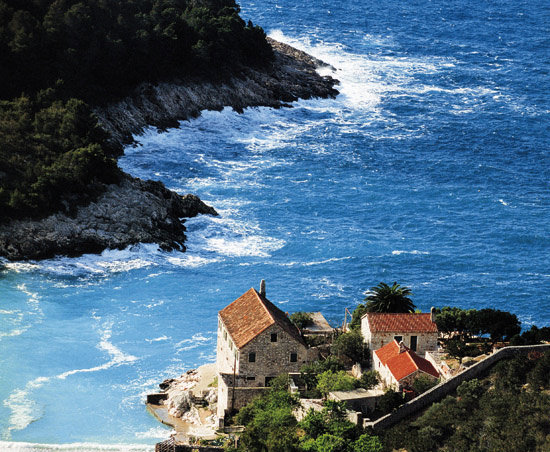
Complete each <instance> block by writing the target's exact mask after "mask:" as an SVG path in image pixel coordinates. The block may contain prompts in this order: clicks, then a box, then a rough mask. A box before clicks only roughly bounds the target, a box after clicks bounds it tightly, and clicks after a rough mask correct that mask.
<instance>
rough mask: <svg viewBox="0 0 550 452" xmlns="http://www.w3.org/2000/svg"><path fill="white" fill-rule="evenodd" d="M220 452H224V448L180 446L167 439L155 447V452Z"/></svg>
mask: <svg viewBox="0 0 550 452" xmlns="http://www.w3.org/2000/svg"><path fill="white" fill-rule="evenodd" d="M193 451H198V452H220V451H223V447H217V446H199V445H187V444H178V443H176V442H175V441H174V439H173V438H170V439H167V440H166V441H162V442H160V443H157V444H156V445H155V452H193Z"/></svg>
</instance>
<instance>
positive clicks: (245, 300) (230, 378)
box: [216, 281, 317, 420]
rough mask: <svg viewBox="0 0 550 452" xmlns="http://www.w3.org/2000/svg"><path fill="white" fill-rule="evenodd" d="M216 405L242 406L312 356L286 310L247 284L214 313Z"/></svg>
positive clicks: (221, 408) (220, 413) (222, 410)
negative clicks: (242, 290)
mask: <svg viewBox="0 0 550 452" xmlns="http://www.w3.org/2000/svg"><path fill="white" fill-rule="evenodd" d="M216 355H217V356H216V364H217V372H218V410H217V415H218V418H219V419H220V420H222V419H223V418H224V417H225V414H227V413H228V412H231V411H233V410H237V409H239V408H242V407H243V406H244V405H246V404H247V403H248V402H250V401H251V400H252V398H254V397H255V396H256V395H258V393H260V392H261V391H262V390H264V389H265V387H266V386H268V384H269V382H270V380H272V379H273V378H275V377H277V376H278V375H281V374H284V373H286V374H291V373H299V372H300V369H301V367H302V366H303V365H304V364H306V363H308V362H311V361H313V360H314V359H315V358H317V356H316V353H315V352H314V351H313V350H310V349H308V347H307V345H306V344H305V342H304V340H303V338H302V336H301V334H300V331H298V328H296V326H294V325H293V324H292V322H291V321H290V319H289V318H288V316H287V315H286V314H285V313H284V312H283V311H281V310H280V309H279V308H278V307H277V306H275V305H274V304H273V303H271V302H270V301H269V300H268V299H267V298H266V295H265V283H264V282H263V281H262V285H261V288H260V292H258V291H257V290H256V289H253V288H252V289H250V290H248V291H247V292H246V293H244V294H243V295H241V296H240V297H239V298H237V299H236V300H235V301H233V302H232V303H231V304H229V305H228V306H226V307H225V308H224V309H222V310H221V311H220V312H219V314H218V343H217V349H216Z"/></svg>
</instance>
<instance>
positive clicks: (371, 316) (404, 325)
mask: <svg viewBox="0 0 550 452" xmlns="http://www.w3.org/2000/svg"><path fill="white" fill-rule="evenodd" d="M361 333H362V334H363V338H364V340H365V342H366V343H367V344H368V346H369V349H370V350H371V356H372V358H373V359H374V351H375V350H378V349H380V348H382V347H383V346H384V345H386V344H388V343H390V342H392V341H393V340H396V341H397V343H399V342H403V343H404V344H405V346H406V347H408V348H409V349H410V350H412V351H414V352H416V353H417V354H418V355H421V356H423V355H424V354H425V353H426V351H429V350H437V337H438V330H437V325H436V324H435V322H434V319H433V313H430V314H387V313H378V312H367V313H366V314H365V315H363V317H361Z"/></svg>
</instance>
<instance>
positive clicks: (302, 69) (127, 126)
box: [95, 38, 338, 143]
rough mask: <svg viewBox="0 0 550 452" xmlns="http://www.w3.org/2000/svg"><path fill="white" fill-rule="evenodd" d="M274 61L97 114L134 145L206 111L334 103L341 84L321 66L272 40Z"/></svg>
mask: <svg viewBox="0 0 550 452" xmlns="http://www.w3.org/2000/svg"><path fill="white" fill-rule="evenodd" d="M268 40H269V42H270V44H271V46H272V47H273V51H274V56H275V57H274V60H273V62H272V63H271V64H270V65H269V66H268V67H266V68H260V69H259V68H249V67H243V68H241V69H240V70H239V71H237V73H236V75H235V76H233V77H232V78H230V79H229V80H227V81H224V82H219V83H214V82H206V83H205V82H204V81H201V80H176V81H173V82H171V83H159V84H156V85H153V84H150V83H143V84H141V85H140V86H139V87H138V88H137V89H136V90H135V93H134V95H133V96H130V97H127V98H125V99H123V100H122V101H120V102H116V103H112V104H110V105H108V106H106V107H102V108H96V109H95V113H96V114H97V116H98V117H99V121H100V123H101V124H102V126H103V127H104V128H105V129H106V130H107V131H109V133H110V134H111V136H112V137H113V139H114V140H115V141H116V142H118V143H130V142H131V141H132V135H139V134H141V133H142V132H143V130H144V129H145V128H146V127H147V126H156V127H158V128H160V129H164V128H167V127H177V125H178V120H184V119H188V118H193V117H196V116H199V115H200V112H201V111H202V110H221V109H223V108H224V107H232V108H234V109H235V110H236V111H239V112H240V111H242V110H243V109H244V108H246V107H257V106H265V107H275V108H279V107H282V106H289V105H288V103H289V102H294V101H296V100H298V99H299V98H300V99H309V98H312V97H321V98H328V97H335V96H336V95H337V94H338V91H337V90H336V89H334V85H335V84H336V83H337V81H336V80H335V79H333V78H332V77H330V76H324V77H323V76H320V75H319V74H318V73H317V71H316V69H317V68H319V67H322V66H325V67H326V66H327V65H326V64H325V63H323V62H322V61H320V60H318V59H316V58H313V57H311V56H310V55H308V54H307V53H304V52H302V51H300V50H297V49H295V48H294V47H291V46H289V45H287V44H283V43H280V42H277V41H275V40H273V39H270V38H268Z"/></svg>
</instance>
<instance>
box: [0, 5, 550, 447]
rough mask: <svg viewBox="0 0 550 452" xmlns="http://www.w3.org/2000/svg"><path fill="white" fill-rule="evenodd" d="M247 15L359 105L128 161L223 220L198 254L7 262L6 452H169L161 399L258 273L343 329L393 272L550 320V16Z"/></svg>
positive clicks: (285, 305) (202, 131)
mask: <svg viewBox="0 0 550 452" xmlns="http://www.w3.org/2000/svg"><path fill="white" fill-rule="evenodd" d="M242 5H243V16H244V17H246V18H251V19H252V20H253V21H254V22H257V23H260V24H261V25H263V26H264V27H265V28H266V30H267V31H268V32H269V34H270V35H272V36H273V37H275V38H277V39H280V40H283V41H285V42H288V43H290V44H292V45H295V46H297V47H299V48H301V49H304V50H306V51H308V52H310V53H312V54H313V55H315V56H317V57H319V58H321V59H324V60H325V61H327V62H328V63H330V64H332V65H333V66H334V68H335V69H336V72H334V73H332V72H330V70H327V69H325V70H324V72H325V73H331V74H332V75H333V76H335V77H336V78H338V79H340V80H341V86H340V90H341V95H340V96H339V97H338V98H337V99H335V100H310V101H300V102H298V103H296V104H295V105H294V108H291V109H282V110H271V109H265V108H259V109H249V110H246V111H245V112H244V114H242V115H239V114H236V113H234V112H232V111H230V110H224V111H222V112H205V113H204V114H203V115H202V116H201V117H200V118H198V119H196V120H192V121H186V122H183V123H182V124H181V127H180V128H179V129H177V130H171V131H169V132H167V133H163V134H158V133H157V132H156V131H154V130H150V131H148V132H147V133H146V134H145V135H144V136H143V137H141V138H140V143H141V145H140V146H138V147H136V148H129V149H127V151H126V155H125V157H124V158H123V159H122V160H121V165H122V167H123V168H124V169H125V170H126V171H129V172H130V173H132V174H134V175H136V176H139V177H143V178H154V179H160V180H162V181H163V182H164V183H166V185H167V186H168V187H170V188H173V189H176V190H178V191H180V192H182V193H184V192H194V193H197V194H198V195H199V196H201V197H202V198H203V199H204V200H205V201H207V202H208V203H210V204H211V205H213V206H214V207H216V209H217V210H218V211H219V212H220V214H221V215H220V217H218V218H211V217H200V218H195V219H192V220H189V221H188V223H187V225H188V232H189V233H188V236H189V241H188V248H189V251H188V252H187V253H185V254H180V253H176V252H174V253H164V252H160V251H158V250H157V249H156V247H155V246H151V245H145V246H137V247H133V248H130V249H127V250H123V251H107V252H105V253H103V254H102V255H93V256H84V257H81V258H77V259H68V258H59V259H52V260H48V261H44V262H40V263H27V264H6V266H5V268H4V269H3V270H2V272H1V273H0V438H1V440H3V442H0V450H14V451H15V450H17V451H25V452H28V451H32V450H37V449H39V450H48V451H51V450H71V451H72V450H79V451H82V450H94V451H95V450H97V451H106V450H109V451H110V450H117V451H119V450H139V451H142V450H150V449H151V445H152V444H154V443H155V442H156V441H158V440H160V439H162V438H165V437H166V436H167V434H168V433H169V431H168V430H167V429H165V428H164V427H162V426H160V425H159V424H157V423H156V421H155V420H154V419H152V418H151V417H150V416H149V415H148V414H147V413H146V411H145V409H144V405H143V400H144V396H145V394H146V393H147V392H149V391H151V390H153V389H154V388H155V385H156V384H157V383H158V382H159V381H161V380H162V379H164V378H167V377H172V376H174V375H178V374H179V373H181V372H182V371H184V370H186V369H188V368H191V367H195V366H197V365H200V364H202V363H204V362H208V361H212V360H213V359H214V351H215V329H216V313H217V311H218V310H219V309H221V308H222V307H224V306H225V305H226V304H227V303H229V302H230V301H232V300H233V299H235V298H236V297H238V296H239V295H240V294H241V293H243V292H244V291H246V290H247V289H248V288H250V287H251V286H255V287H257V286H258V284H259V281H260V279H261V278H265V279H266V280H267V292H268V297H269V298H270V299H271V300H272V301H274V302H276V303H279V304H280V306H281V307H282V309H284V310H286V311H289V312H292V311H296V310H322V311H323V312H324V313H325V315H326V317H327V318H328V319H329V320H331V321H332V322H333V324H335V325H336V324H339V323H341V321H342V319H343V314H344V308H346V307H348V308H353V307H354V306H355V305H356V304H357V303H358V302H360V301H361V299H362V297H363V292H364V291H365V290H366V289H368V288H369V287H371V286H373V285H375V284H377V283H378V282H379V281H386V282H392V281H394V280H396V281H399V282H401V283H402V284H405V285H407V286H410V287H411V288H412V289H413V292H414V297H413V300H414V301H415V303H416V304H417V305H418V307H419V308H421V309H423V310H428V309H429V308H430V306H443V305H447V304H452V305H459V306H462V307H485V306H490V307H494V308H498V309H505V310H510V311H513V312H515V313H517V314H518V316H519V318H520V319H521V321H522V322H523V324H524V326H527V327H528V326H529V325H530V324H532V323H536V324H537V325H539V326H540V325H550V314H549V311H548V305H549V303H550V299H549V297H548V287H549V286H550V270H549V269H550V251H549V250H550V239H549V237H550V234H549V233H550V227H549V226H548V224H549V219H550V196H549V188H550V187H549V182H548V181H549V180H550V153H549V146H548V142H549V138H550V126H549V124H550V121H549V119H550V100H549V98H548V95H547V93H548V92H549V91H550V81H549V80H550V78H549V77H548V75H549V68H550V51H549V50H548V49H550V42H549V36H550V33H549V31H550V30H549V28H550V10H549V7H548V6H546V5H544V4H540V3H539V2H535V1H525V2H510V1H504V2H483V3H479V2H473V1H462V2H458V3H457V2H450V1H439V2H433V1H432V2H417V1H411V2H396V1H389V0H385V1H382V2H376V3H374V2H372V3H367V2H351V1H341V2H330V1H317V2H309V1H301V2H300V1H298V2H296V1H293V2H290V1H286V0H280V1H263V2H255V1H246V2H243V3H242ZM36 444H48V445H49V446H44V447H42V446H36ZM108 444H111V445H113V444H118V446H107V445H108ZM136 444H137V446H132V445H136Z"/></svg>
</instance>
